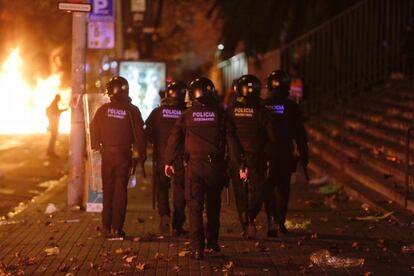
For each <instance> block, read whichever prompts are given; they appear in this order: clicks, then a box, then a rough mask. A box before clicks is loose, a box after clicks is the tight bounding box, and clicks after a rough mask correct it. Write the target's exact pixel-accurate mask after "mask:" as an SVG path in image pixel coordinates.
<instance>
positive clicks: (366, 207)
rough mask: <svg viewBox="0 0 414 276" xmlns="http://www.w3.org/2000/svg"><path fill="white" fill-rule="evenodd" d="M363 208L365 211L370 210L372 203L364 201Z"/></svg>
mask: <svg viewBox="0 0 414 276" xmlns="http://www.w3.org/2000/svg"><path fill="white" fill-rule="evenodd" d="M361 208H362V210H364V211H369V209H371V205H369V204H368V203H362V204H361Z"/></svg>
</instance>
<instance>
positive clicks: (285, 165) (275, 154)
mask: <svg viewBox="0 0 414 276" xmlns="http://www.w3.org/2000/svg"><path fill="white" fill-rule="evenodd" d="M290 82H291V79H290V77H289V75H288V74H287V73H286V72H284V71H282V70H276V71H273V72H272V73H271V74H270V75H269V76H268V78H267V88H268V91H269V98H268V99H266V100H265V101H264V105H265V107H266V108H267V109H268V110H269V111H270V112H271V114H272V124H273V129H274V132H275V133H276V134H277V135H278V136H277V137H278V139H277V142H276V143H271V144H270V147H269V151H268V157H269V167H270V170H269V176H268V183H266V193H265V195H266V197H267V198H266V200H265V201H266V204H265V205H266V206H265V207H266V212H267V216H268V219H269V225H268V236H271V237H272V236H277V234H278V230H279V231H280V232H281V233H282V234H287V229H286V227H285V220H286V213H287V207H288V202H289V194H290V177H291V174H292V173H293V172H294V171H295V170H296V163H297V158H296V156H295V155H294V143H296V145H297V148H298V151H299V155H300V160H301V162H302V164H303V165H304V166H305V167H306V166H307V165H308V138H307V135H306V131H305V127H304V118H303V115H302V112H301V110H300V108H299V105H298V104H296V103H295V102H294V101H292V100H290V99H289V98H288V97H289V90H290Z"/></svg>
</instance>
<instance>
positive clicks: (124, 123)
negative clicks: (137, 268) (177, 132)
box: [90, 76, 146, 238]
mask: <svg viewBox="0 0 414 276" xmlns="http://www.w3.org/2000/svg"><path fill="white" fill-rule="evenodd" d="M107 93H108V96H109V98H110V103H106V104H104V105H102V106H101V107H99V108H98V110H97V111H96V113H95V116H94V118H93V120H92V122H91V125H90V129H91V146H92V149H93V150H100V151H101V153H102V184H103V210H102V231H103V234H104V235H105V236H108V235H109V234H110V231H111V229H112V234H113V235H114V236H115V237H120V238H124V237H125V232H124V231H123V225H124V221H125V213H126V206H127V185H128V179H129V176H130V175H129V174H130V169H131V158H132V153H131V146H132V145H135V147H136V149H137V150H138V153H139V157H140V158H141V160H142V161H144V160H145V154H146V152H145V137H144V132H143V125H144V123H143V121H142V118H141V112H140V111H139V109H138V108H137V107H136V106H134V105H133V104H132V103H131V99H130V98H129V96H128V93H129V88H128V82H127V80H126V79H124V78H122V77H119V76H115V77H113V78H111V79H110V80H109V82H108V84H107Z"/></svg>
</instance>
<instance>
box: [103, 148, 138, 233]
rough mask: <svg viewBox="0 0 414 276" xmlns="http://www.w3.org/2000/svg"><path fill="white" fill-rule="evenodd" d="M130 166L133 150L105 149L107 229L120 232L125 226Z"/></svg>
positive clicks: (105, 221)
mask: <svg viewBox="0 0 414 276" xmlns="http://www.w3.org/2000/svg"><path fill="white" fill-rule="evenodd" d="M130 166H131V150H130V149H129V148H119V149H116V148H111V149H103V151H102V185H103V210H102V224H103V226H105V227H112V229H115V230H120V229H122V227H123V226H124V221H125V214H126V206H127V186H128V178H129V170H130Z"/></svg>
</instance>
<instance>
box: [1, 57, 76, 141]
mask: <svg viewBox="0 0 414 276" xmlns="http://www.w3.org/2000/svg"><path fill="white" fill-rule="evenodd" d="M23 66H28V65H27V64H24V63H23V60H22V58H21V57H20V52H19V49H14V50H13V51H12V53H11V54H10V55H9V56H8V58H7V59H6V61H5V62H4V63H3V65H2V67H1V69H0V95H1V96H0V133H8V134H9V133H13V134H30V133H45V132H46V131H47V127H48V125H49V123H48V119H47V116H46V108H47V107H48V106H49V104H50V103H51V102H52V100H53V98H54V97H55V95H56V94H60V96H61V101H60V105H61V106H60V108H61V109H64V108H67V107H68V105H69V100H70V89H68V88H67V89H62V88H61V87H60V85H61V80H60V75H59V74H53V75H50V76H49V77H48V78H46V79H41V78H38V79H37V81H36V87H31V86H30V85H29V84H28V83H27V81H25V80H24V78H23V74H22V70H21V69H22V68H23ZM59 131H60V132H61V133H69V131H70V111H69V110H68V111H66V112H63V113H62V114H61V116H60V125H59Z"/></svg>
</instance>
